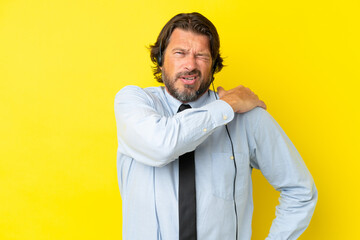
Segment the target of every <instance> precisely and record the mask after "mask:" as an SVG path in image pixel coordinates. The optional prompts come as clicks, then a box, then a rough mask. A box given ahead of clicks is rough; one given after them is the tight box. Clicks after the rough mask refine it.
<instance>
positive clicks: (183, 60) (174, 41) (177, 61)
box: [161, 28, 212, 103]
mask: <svg viewBox="0 0 360 240" xmlns="http://www.w3.org/2000/svg"><path fill="white" fill-rule="evenodd" d="M211 66H212V58H211V52H210V45H209V38H208V36H206V35H202V34H198V33H194V32H192V31H187V30H183V29H180V28H176V29H175V30H174V31H173V32H172V34H171V36H170V40H169V44H168V46H167V47H166V50H165V53H164V64H163V66H162V67H161V71H162V79H163V81H164V84H165V88H166V90H167V91H168V92H169V93H170V94H171V95H172V96H173V97H175V98H176V99H178V100H179V101H181V102H183V103H186V102H191V101H195V100H196V99H198V98H199V97H200V96H201V95H202V94H204V93H205V92H206V91H207V90H208V88H209V85H210V82H211V78H212V75H211Z"/></svg>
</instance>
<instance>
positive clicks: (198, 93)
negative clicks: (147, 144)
mask: <svg viewBox="0 0 360 240" xmlns="http://www.w3.org/2000/svg"><path fill="white" fill-rule="evenodd" d="M162 54H163V53H162V49H161V41H160V45H159V54H158V55H157V56H156V61H157V64H158V65H159V67H161V66H162V65H163V56H162ZM217 64H218V56H216V58H215V61H214V63H213V65H212V67H211V81H210V82H209V84H208V86H207V88H206V90H207V89H208V88H209V87H210V85H212V88H213V93H214V96H215V99H216V100H218V99H219V98H218V96H217V93H216V92H215V87H214V80H215V78H214V74H215V71H216V68H217ZM203 93H204V92H200V91H199V90H198V91H196V94H197V95H198V96H199V95H202V94H203ZM225 130H226V133H227V136H228V137H229V141H230V145H231V153H232V159H233V163H234V170H235V174H234V181H233V203H234V212H235V225H236V235H235V236H236V237H235V239H236V240H237V239H238V226H239V223H238V214H237V207H236V196H235V192H236V191H235V190H236V187H235V186H236V175H237V165H236V160H235V151H234V144H233V141H232V139H231V136H230V131H229V128H228V126H227V125H225Z"/></svg>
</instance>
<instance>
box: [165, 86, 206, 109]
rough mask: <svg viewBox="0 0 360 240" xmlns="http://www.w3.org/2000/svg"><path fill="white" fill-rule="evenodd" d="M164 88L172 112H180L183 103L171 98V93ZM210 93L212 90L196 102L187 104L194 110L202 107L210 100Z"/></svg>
mask: <svg viewBox="0 0 360 240" xmlns="http://www.w3.org/2000/svg"><path fill="white" fill-rule="evenodd" d="M162 88H163V91H164V92H165V98H166V100H167V102H168V103H169V106H170V108H171V110H172V111H173V113H176V112H177V111H178V109H179V107H180V105H181V104H182V102H180V101H179V100H177V99H176V98H174V97H173V96H171V95H170V93H168V91H166V89H165V87H162ZM209 93H210V90H208V91H207V92H205V93H204V94H203V95H202V96H201V97H200V98H198V99H197V100H196V101H193V102H188V103H186V104H189V105H190V106H191V107H192V108H199V107H202V106H204V105H205V104H207V102H208V100H209V99H210V97H209Z"/></svg>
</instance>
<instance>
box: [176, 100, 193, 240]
mask: <svg viewBox="0 0 360 240" xmlns="http://www.w3.org/2000/svg"><path fill="white" fill-rule="evenodd" d="M188 108H191V106H190V105H188V104H181V106H180V107H179V110H178V112H181V111H183V110H185V109H188ZM194 155H195V152H194V151H192V152H188V153H185V154H183V155H181V156H180V157H179V240H196V239H197V237H196V192H195V157H194Z"/></svg>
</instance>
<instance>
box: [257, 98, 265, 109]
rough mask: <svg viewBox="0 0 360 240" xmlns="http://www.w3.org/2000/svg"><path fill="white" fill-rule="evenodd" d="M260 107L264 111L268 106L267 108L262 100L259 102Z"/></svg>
mask: <svg viewBox="0 0 360 240" xmlns="http://www.w3.org/2000/svg"><path fill="white" fill-rule="evenodd" d="M258 106H259V107H262V108H263V109H265V110H266V109H267V106H266V104H265V103H264V101H261V100H259V105H258Z"/></svg>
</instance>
